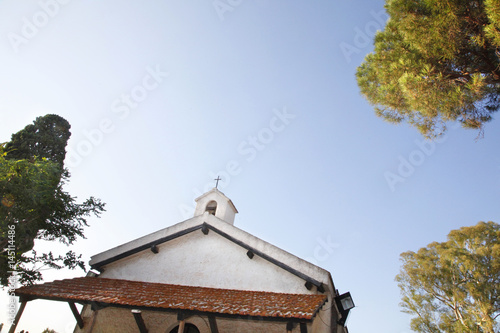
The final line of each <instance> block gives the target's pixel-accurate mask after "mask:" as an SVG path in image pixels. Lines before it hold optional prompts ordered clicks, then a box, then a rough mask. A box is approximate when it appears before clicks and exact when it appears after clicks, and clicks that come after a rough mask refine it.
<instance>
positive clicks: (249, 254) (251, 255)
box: [247, 250, 254, 259]
mask: <svg viewBox="0 0 500 333" xmlns="http://www.w3.org/2000/svg"><path fill="white" fill-rule="evenodd" d="M247 256H248V258H250V259H252V258H253V256H254V253H253V252H252V250H248V252H247Z"/></svg>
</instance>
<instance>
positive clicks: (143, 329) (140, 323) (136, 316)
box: [132, 310, 148, 333]
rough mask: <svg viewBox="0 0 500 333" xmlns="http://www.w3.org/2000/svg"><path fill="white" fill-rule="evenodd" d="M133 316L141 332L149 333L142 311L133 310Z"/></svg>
mask: <svg viewBox="0 0 500 333" xmlns="http://www.w3.org/2000/svg"><path fill="white" fill-rule="evenodd" d="M132 314H133V315H134V319H135V322H136V323H137V327H138V328H139V332H141V333H148V329H147V328H146V324H144V319H142V314H141V310H132Z"/></svg>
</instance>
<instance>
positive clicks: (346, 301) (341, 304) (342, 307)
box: [335, 292, 354, 325]
mask: <svg viewBox="0 0 500 333" xmlns="http://www.w3.org/2000/svg"><path fill="white" fill-rule="evenodd" d="M335 303H337V308H338V309H339V311H340V315H341V318H340V319H339V320H338V323H339V324H341V325H345V322H346V320H347V315H348V314H349V311H350V310H351V309H352V308H354V302H353V300H352V297H351V293H350V292H347V293H344V294H342V295H339V296H337V297H335Z"/></svg>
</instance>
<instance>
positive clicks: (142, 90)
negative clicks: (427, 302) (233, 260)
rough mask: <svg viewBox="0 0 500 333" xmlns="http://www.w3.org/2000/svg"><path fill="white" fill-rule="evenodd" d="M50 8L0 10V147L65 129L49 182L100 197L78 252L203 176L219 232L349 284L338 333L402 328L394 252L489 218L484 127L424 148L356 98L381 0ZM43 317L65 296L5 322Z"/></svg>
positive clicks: (133, 232)
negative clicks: (224, 219)
mask: <svg viewBox="0 0 500 333" xmlns="http://www.w3.org/2000/svg"><path fill="white" fill-rule="evenodd" d="M59 1H60V2H57V1H56V0H40V1H22V2H21V1H15V0H4V1H1V2H0V141H8V140H9V139H10V135H11V134H12V133H14V132H17V131H19V130H20V129H22V128H23V127H24V126H26V125H27V124H30V123H31V122H32V121H33V120H34V119H35V118H36V117H37V116H41V115H45V114H47V113H55V114H59V115H61V116H62V117H64V118H66V119H67V120H68V121H69V122H70V123H71V125H72V133H73V135H72V137H71V140H70V142H69V147H68V150H69V154H68V158H67V164H68V166H69V169H70V172H71V173H72V178H71V182H70V184H68V186H67V188H66V189H67V190H68V191H69V192H70V193H71V194H72V195H75V196H77V197H78V198H80V199H82V200H83V199H84V198H86V197H89V196H90V195H93V196H96V197H99V198H101V199H102V200H103V201H105V202H106V203H107V212H106V213H105V214H104V215H103V217H102V218H101V219H91V220H90V223H91V227H90V228H88V229H87V232H86V235H87V239H86V240H82V241H79V242H78V243H77V244H76V245H75V250H77V251H80V252H81V253H83V254H84V257H85V258H86V260H88V259H89V258H90V256H91V255H94V254H96V253H99V252H101V251H104V250H106V249H108V248H110V247H114V246H116V245H119V244H122V243H124V242H127V241H129V240H132V239H135V238H137V237H140V236H142V235H145V234H147V233H150V232H153V231H156V230H158V229H161V228H164V227H167V226H170V225H172V224H174V223H177V222H179V221H182V220H184V219H186V218H188V217H191V215H192V213H193V211H192V209H193V204H194V201H193V200H194V198H195V197H197V196H198V195H199V194H201V193H203V192H204V191H205V190H208V189H210V188H211V187H213V185H214V181H213V179H214V178H216V176H217V175H221V177H222V178H223V181H222V182H221V184H220V186H219V188H220V189H221V190H222V191H223V192H224V193H225V194H226V195H227V196H228V197H230V198H231V199H232V201H233V202H234V204H235V205H236V207H237V208H238V210H239V212H240V213H239V214H238V216H237V218H236V222H235V225H236V226H237V227H239V228H241V229H243V230H246V231H248V232H251V233H253V234H254V235H256V236H257V237H260V238H262V239H264V240H266V241H268V242H270V243H273V244H275V245H277V246H279V247H281V248H283V249H285V250H287V251H289V252H291V253H293V254H295V255H297V256H299V257H302V258H304V259H307V260H310V261H313V262H315V263H317V264H318V265H319V266H321V267H323V268H325V269H327V270H329V271H330V272H331V274H332V277H333V280H334V282H335V284H336V287H337V288H338V289H339V291H340V292H346V291H350V292H351V294H352V296H353V299H354V302H355V304H356V308H355V309H354V310H353V311H352V312H351V315H350V318H349V320H348V326H349V330H350V332H353V333H363V332H390V333H403V332H410V330H409V319H410V317H409V316H408V315H406V314H403V313H401V312H400V310H399V307H398V303H399V289H398V287H397V285H396V283H395V282H394V277H395V275H396V274H397V273H398V271H399V265H400V263H399V254H400V253H401V252H404V251H407V250H417V249H418V248H420V247H422V246H425V245H427V244H428V243H430V242H432V241H443V240H445V238H446V235H447V234H448V232H449V231H450V230H452V229H456V228H459V227H462V226H470V225H474V224H476V223H477V222H478V221H481V220H484V221H488V220H493V221H496V222H499V221H500V205H499V204H498V198H499V194H500V193H499V192H500V157H499V154H498V152H499V148H500V131H499V130H500V120H496V121H493V122H492V123H491V124H489V125H488V126H486V128H485V136H484V138H483V139H480V140H475V138H476V135H477V133H476V132H473V131H465V130H462V129H460V128H458V129H456V128H454V129H450V131H449V133H448V134H447V135H446V136H445V137H444V139H443V140H442V141H441V142H439V143H437V142H436V143H433V144H430V143H426V144H424V143H423V140H422V138H421V137H420V136H419V134H418V133H417V132H416V130H414V129H412V128H409V127H408V126H406V125H401V126H394V125H391V124H387V123H385V122H383V121H382V120H381V119H379V118H377V117H375V115H374V112H373V110H372V108H371V107H370V106H369V105H368V104H367V102H366V101H365V100H364V99H363V97H362V96H361V95H360V94H359V90H358V88H357V85H356V82H355V77H354V73H355V70H356V67H357V66H358V65H359V64H360V63H361V61H362V60H363V58H364V56H365V55H366V54H367V53H369V52H370V51H371V49H372V43H371V38H372V37H373V35H374V33H375V31H376V30H377V29H381V28H382V27H383V23H384V21H385V19H386V18H387V17H386V16H385V14H384V12H383V4H384V2H383V1H381V0H344V1H340V0H339V1H313V2H311V1H294V0H287V1H284V0H274V1H268V0H266V1H264V0H255V1H249V0H240V1H237V0H233V1H228V0H221V1H215V2H213V1H212V0H203V1H201V0H198V1H185V0H176V1H174V0H164V1H129V0H120V1H118V0H115V1H99V2H97V1H79V0H72V1H69V0H65V1H62V0H59ZM228 3H231V4H232V5H229V4H228ZM214 4H216V5H217V4H218V5H219V7H216V6H214ZM221 4H222V5H221ZM223 4H226V5H225V7H224V6H223ZM387 177H389V179H390V180H391V181H388V180H387ZM37 246H39V248H40V249H48V248H50V249H55V250H57V251H60V252H62V251H65V250H66V249H65V248H63V247H57V246H54V245H47V244H43V243H38V244H37ZM83 274H84V273H83V272H80V271H74V272H73V271H70V272H67V271H58V272H46V280H49V281H50V280H53V279H60V278H66V277H73V276H81V275H83ZM1 299H2V304H5V303H6V300H7V298H6V296H5V294H4V295H2V298H1ZM4 301H5V302H4ZM6 318H7V308H6V306H4V308H3V309H0V322H5V321H6ZM45 327H51V328H53V329H56V331H58V332H59V333H66V332H72V327H74V319H73V317H72V315H71V311H70V310H69V307H68V306H67V304H64V303H61V304H58V303H57V302H43V301H35V302H32V303H29V304H28V306H27V308H26V310H25V313H24V315H23V317H22V319H21V323H20V326H19V327H18V328H19V329H25V330H29V331H30V332H31V333H37V332H41V331H42V330H43V329H44V328H45Z"/></svg>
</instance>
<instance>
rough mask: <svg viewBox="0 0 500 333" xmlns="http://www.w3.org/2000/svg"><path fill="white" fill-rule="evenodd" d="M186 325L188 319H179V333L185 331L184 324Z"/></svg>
mask: <svg viewBox="0 0 500 333" xmlns="http://www.w3.org/2000/svg"><path fill="white" fill-rule="evenodd" d="M185 325H186V321H185V320H184V319H183V320H181V321H179V329H178V330H177V333H184V326H185Z"/></svg>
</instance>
